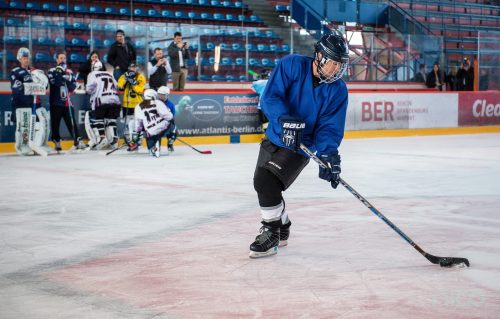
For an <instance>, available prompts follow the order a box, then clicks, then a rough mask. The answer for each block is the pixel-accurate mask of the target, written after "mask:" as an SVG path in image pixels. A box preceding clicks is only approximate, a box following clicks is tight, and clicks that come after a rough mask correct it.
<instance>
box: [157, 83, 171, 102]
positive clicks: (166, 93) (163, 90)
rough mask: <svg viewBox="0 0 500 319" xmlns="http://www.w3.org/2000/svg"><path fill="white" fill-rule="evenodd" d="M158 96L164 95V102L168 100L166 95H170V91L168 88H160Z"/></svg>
mask: <svg viewBox="0 0 500 319" xmlns="http://www.w3.org/2000/svg"><path fill="white" fill-rule="evenodd" d="M160 94H162V95H165V100H166V99H168V95H169V94H170V89H169V88H168V86H165V85H163V86H160V87H159V88H158V95H160Z"/></svg>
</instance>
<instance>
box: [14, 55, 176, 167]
mask: <svg viewBox="0 0 500 319" xmlns="http://www.w3.org/2000/svg"><path fill="white" fill-rule="evenodd" d="M30 58H31V53H30V51H29V50H28V49H27V48H20V49H19V50H18V53H17V59H18V61H19V66H18V67H16V68H14V69H13V70H12V72H11V88H12V101H11V102H12V109H13V114H14V116H13V119H15V122H16V131H15V142H16V151H17V152H18V154H20V155H33V154H39V155H48V154H49V153H50V152H51V151H52V148H50V147H49V146H48V140H49V135H52V141H53V143H54V145H55V150H56V151H57V152H60V151H61V149H62V148H61V136H60V133H59V126H60V122H61V119H64V122H65V124H66V127H67V128H68V131H69V132H70V134H71V135H72V137H73V140H74V146H73V149H76V150H92V149H95V150H103V149H116V148H117V147H118V140H119V137H118V134H117V121H118V120H119V118H120V119H122V121H123V123H124V134H123V138H124V141H125V144H124V145H126V146H128V151H130V152H136V151H138V149H139V146H141V140H142V138H143V137H144V138H145V139H146V144H147V147H148V150H149V152H150V154H151V155H153V156H156V157H159V156H160V149H161V139H162V137H166V138H167V139H168V151H169V152H172V151H173V150H174V146H173V143H174V141H175V139H176V135H177V134H176V127H175V123H174V115H175V105H174V104H173V103H172V102H171V101H169V100H168V97H169V94H170V89H169V88H168V87H167V86H165V85H162V86H159V87H157V90H156V91H155V90H153V89H145V87H146V78H145V77H144V75H143V74H142V73H140V72H139V70H138V68H137V66H136V65H135V64H130V65H129V66H128V69H127V71H126V72H125V73H123V74H122V75H121V76H120V77H119V78H118V82H117V81H116V80H115V79H114V77H113V76H112V75H111V74H110V73H108V72H106V71H104V70H105V69H104V67H103V64H102V63H101V62H100V60H99V59H98V58H97V59H91V70H90V71H91V72H90V73H89V74H88V77H87V78H86V79H85V91H86V93H87V94H89V95H90V110H89V111H87V112H86V113H85V130H86V133H87V136H88V139H89V143H88V144H87V145H85V144H84V143H83V141H82V138H81V136H80V134H79V132H78V127H77V125H76V118H75V114H74V110H73V106H72V103H71V98H70V95H71V94H72V93H73V92H74V90H75V89H76V87H77V84H76V78H77V75H74V73H73V72H72V71H71V70H70V69H69V68H68V66H67V64H66V54H65V53H62V52H61V53H57V54H56V66H55V67H53V68H51V69H49V70H48V72H47V75H48V76H46V75H45V73H44V72H43V71H42V70H37V69H35V68H34V67H32V66H30ZM49 86H50V98H49V103H50V115H49V113H48V112H47V110H46V109H45V108H43V107H42V106H41V103H40V97H39V95H44V94H45V92H46V89H47V88H48V87H49ZM119 89H120V90H123V92H124V96H123V102H120V98H119V96H118V90H119ZM49 122H50V124H51V125H50V126H49ZM51 132H52V134H51Z"/></svg>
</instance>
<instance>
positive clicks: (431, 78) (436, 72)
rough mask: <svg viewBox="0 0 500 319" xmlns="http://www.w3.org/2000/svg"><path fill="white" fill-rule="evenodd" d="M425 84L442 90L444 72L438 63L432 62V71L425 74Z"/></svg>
mask: <svg viewBox="0 0 500 319" xmlns="http://www.w3.org/2000/svg"><path fill="white" fill-rule="evenodd" d="M426 85H427V87H428V88H435V89H438V90H439V91H442V90H443V86H444V73H443V71H441V68H440V67H439V63H437V62H436V63H434V65H433V67H432V71H431V72H429V74H427V82H426Z"/></svg>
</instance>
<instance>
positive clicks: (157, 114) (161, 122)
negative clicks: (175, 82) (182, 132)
mask: <svg viewBox="0 0 500 319" xmlns="http://www.w3.org/2000/svg"><path fill="white" fill-rule="evenodd" d="M155 97H156V91H155V90H153V89H147V90H145V91H144V100H143V101H142V102H141V103H139V104H138V105H137V106H136V107H135V110H134V117H135V133H134V137H133V140H132V143H133V144H135V145H137V143H138V141H139V139H140V138H141V133H142V132H144V135H145V136H146V144H147V146H148V150H149V152H150V153H151V155H153V156H156V157H160V148H161V138H162V137H164V136H165V134H166V133H167V131H168V128H169V126H170V120H172V118H173V115H172V112H170V110H169V109H168V107H167V106H166V105H165V104H164V103H163V102H161V101H159V100H155Z"/></svg>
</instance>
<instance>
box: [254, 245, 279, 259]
mask: <svg viewBox="0 0 500 319" xmlns="http://www.w3.org/2000/svg"><path fill="white" fill-rule="evenodd" d="M277 253H278V246H276V247H273V248H271V249H269V250H268V251H264V252H260V251H252V250H251V251H250V254H249V255H248V257H250V258H261V257H267V256H272V255H276V254H277Z"/></svg>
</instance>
